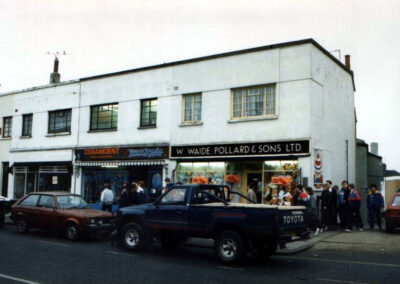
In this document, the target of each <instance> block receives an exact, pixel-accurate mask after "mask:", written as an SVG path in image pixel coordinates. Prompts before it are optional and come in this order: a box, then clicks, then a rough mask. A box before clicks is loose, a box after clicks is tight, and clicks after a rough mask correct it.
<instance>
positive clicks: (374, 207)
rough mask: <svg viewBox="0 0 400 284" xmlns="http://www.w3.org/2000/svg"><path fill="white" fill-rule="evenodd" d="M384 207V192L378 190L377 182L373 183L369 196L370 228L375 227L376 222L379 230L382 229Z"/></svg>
mask: <svg viewBox="0 0 400 284" xmlns="http://www.w3.org/2000/svg"><path fill="white" fill-rule="evenodd" d="M383 207H384V202H383V197H382V194H381V193H380V192H379V191H378V187H377V186H376V185H375V184H371V186H370V192H369V193H368V196H367V208H368V221H369V228H370V230H373V229H374V226H375V222H376V223H377V224H378V227H379V230H381V229H382V223H381V210H382V209H383Z"/></svg>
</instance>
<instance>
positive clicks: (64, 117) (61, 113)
mask: <svg viewBox="0 0 400 284" xmlns="http://www.w3.org/2000/svg"><path fill="white" fill-rule="evenodd" d="M70 131H71V109H64V110H56V111H50V112H49V133H60V132H70Z"/></svg>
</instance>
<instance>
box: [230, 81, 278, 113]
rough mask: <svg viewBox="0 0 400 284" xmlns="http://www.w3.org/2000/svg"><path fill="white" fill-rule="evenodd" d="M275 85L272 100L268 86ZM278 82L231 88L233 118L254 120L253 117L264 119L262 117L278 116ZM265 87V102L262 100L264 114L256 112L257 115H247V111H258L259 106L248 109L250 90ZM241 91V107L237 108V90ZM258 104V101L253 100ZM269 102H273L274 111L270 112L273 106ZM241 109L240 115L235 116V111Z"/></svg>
mask: <svg viewBox="0 0 400 284" xmlns="http://www.w3.org/2000/svg"><path fill="white" fill-rule="evenodd" d="M270 87H273V93H272V96H273V101H272V102H270V100H268V95H269V93H268V88H270ZM277 87H278V84H277V83H270V84H262V85H252V86H244V87H239V88H234V89H231V105H230V108H231V120H252V119H260V118H261V119H262V118H271V117H276V116H277V115H278V111H277ZM261 88H264V91H263V102H262V105H263V107H262V114H259V115H258V114H255V115H247V114H246V112H248V111H256V110H257V108H255V109H250V110H249V109H247V106H246V98H247V97H248V96H249V95H248V92H249V91H250V90H256V89H258V90H259V89H261ZM237 91H241V95H240V109H239V110H235V105H236V104H235V92H237ZM244 91H247V94H245V93H244ZM253 103H254V104H256V103H257V102H253ZM269 104H272V113H270V112H268V110H269V109H271V107H268V105H269ZM237 111H240V116H235V112H237Z"/></svg>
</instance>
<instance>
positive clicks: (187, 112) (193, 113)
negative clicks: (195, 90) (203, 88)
mask: <svg viewBox="0 0 400 284" xmlns="http://www.w3.org/2000/svg"><path fill="white" fill-rule="evenodd" d="M183 107H184V109H183V122H186V123H191V122H197V121H201V94H190V95H184V96H183Z"/></svg>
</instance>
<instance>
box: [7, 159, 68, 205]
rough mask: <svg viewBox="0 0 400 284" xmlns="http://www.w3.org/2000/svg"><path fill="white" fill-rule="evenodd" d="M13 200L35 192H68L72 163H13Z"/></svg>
mask: <svg viewBox="0 0 400 284" xmlns="http://www.w3.org/2000/svg"><path fill="white" fill-rule="evenodd" d="M13 174H14V198H16V199H17V198H21V197H22V196H24V195H25V194H27V193H30V192H35V191H70V190H71V175H72V162H70V161H66V162H37V163H14V165H13Z"/></svg>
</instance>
